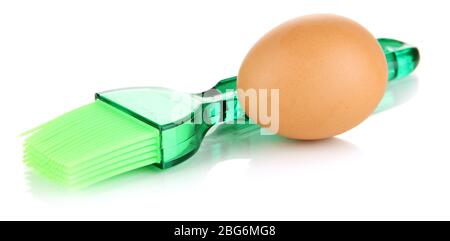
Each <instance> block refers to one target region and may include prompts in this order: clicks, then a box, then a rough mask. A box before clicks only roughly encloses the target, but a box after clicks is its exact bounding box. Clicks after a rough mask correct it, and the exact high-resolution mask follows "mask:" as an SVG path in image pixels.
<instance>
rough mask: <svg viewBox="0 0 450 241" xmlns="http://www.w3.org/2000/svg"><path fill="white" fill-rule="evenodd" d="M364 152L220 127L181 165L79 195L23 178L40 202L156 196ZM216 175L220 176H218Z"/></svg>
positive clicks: (392, 94) (393, 96)
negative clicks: (120, 194) (130, 193)
mask: <svg viewBox="0 0 450 241" xmlns="http://www.w3.org/2000/svg"><path fill="white" fill-rule="evenodd" d="M417 86H418V80H417V78H416V77H414V76H410V77H407V78H405V79H401V80H397V81H393V82H390V83H389V85H388V88H387V90H386V94H385V96H384V98H383V100H382V102H381V104H380V106H379V107H378V108H377V110H376V112H375V113H379V112H382V111H385V110H388V109H390V108H394V107H396V106H398V105H400V104H402V103H404V102H406V101H408V100H409V99H410V98H411V97H412V96H413V95H414V94H415V93H416V92H417ZM362 155H363V154H362V152H361V151H360V150H359V149H358V147H357V146H355V145H353V144H352V143H350V142H348V141H345V140H342V139H339V138H330V139H327V140H322V141H295V140H289V139H286V138H283V137H280V136H274V135H272V136H270V135H260V131H259V127H258V126H256V125H230V124H222V125H219V126H217V127H216V128H215V129H214V131H211V132H210V133H209V134H208V135H207V136H206V137H205V139H204V141H203V143H202V146H201V147H200V150H199V151H198V152H197V153H196V154H195V155H194V156H193V157H191V158H190V159H188V160H186V161H185V162H183V163H181V164H179V165H177V166H175V167H172V168H169V169H167V170H160V169H158V168H157V167H155V166H150V167H144V168H140V169H138V170H134V171H131V172H128V173H125V174H122V175H120V176H117V177H114V178H112V179H110V180H107V181H104V182H102V183H99V184H97V185H94V186H93V187H90V188H88V189H86V190H83V191H78V192H68V191H65V190H64V189H62V188H59V187H57V186H56V185H54V184H52V183H50V182H48V181H47V180H46V179H44V178H41V177H40V176H38V175H36V174H34V172H32V171H29V172H27V178H28V181H29V184H30V189H31V192H32V193H33V194H34V195H35V196H37V197H39V198H44V199H45V198H46V197H62V196H72V195H77V196H78V195H80V194H83V195H93V194H98V193H104V192H107V193H108V192H113V191H115V190H120V189H128V190H129V189H134V190H137V191H145V192H146V193H147V194H150V195H151V194H157V193H161V192H167V191H169V190H172V191H173V190H179V189H180V188H181V189H186V188H192V187H195V186H196V185H197V186H198V185H205V183H206V185H209V184H211V185H213V184H214V183H215V182H214V179H217V178H226V177H224V176H223V175H224V172H223V170H224V169H227V170H230V171H228V172H225V173H227V175H229V178H230V183H228V184H230V185H231V184H233V183H234V184H238V183H235V182H238V181H239V180H240V179H241V178H255V179H264V178H265V177H267V176H270V175H272V174H274V173H281V175H279V176H286V177H288V176H289V175H295V172H296V171H298V170H299V169H301V168H302V167H305V166H307V165H312V164H314V165H316V164H317V163H325V165H327V164H328V165H329V163H335V162H339V161H347V162H348V161H356V160H359V159H361V156H362ZM218 170H219V171H218Z"/></svg>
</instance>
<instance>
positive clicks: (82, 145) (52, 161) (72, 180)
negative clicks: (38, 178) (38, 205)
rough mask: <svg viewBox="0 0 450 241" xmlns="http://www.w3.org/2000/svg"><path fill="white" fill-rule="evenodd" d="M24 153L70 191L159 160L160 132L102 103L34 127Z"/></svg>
mask: <svg viewBox="0 0 450 241" xmlns="http://www.w3.org/2000/svg"><path fill="white" fill-rule="evenodd" d="M24 149H25V151H24V152H25V154H24V161H25V163H26V164H27V165H28V166H30V167H32V168H33V169H35V170H36V171H37V172H39V173H40V174H42V175H44V176H47V177H48V178H50V179H53V180H55V181H57V182H59V183H61V184H64V185H67V186H71V187H85V186H89V185H91V184H94V183H96V182H99V181H102V180H104V179H107V178H110V177H112V176H115V175H119V174H121V173H124V172H127V171H130V170H133V169H137V168H140V167H143V166H147V165H151V164H154V163H159V162H160V160H161V155H160V131H159V130H158V129H157V128H155V127H153V126H151V125H148V124H147V123H144V122H142V121H140V120H138V119H136V118H134V117H133V116H131V115H129V114H127V113H125V112H123V111H121V110H119V109H117V108H115V107H113V106H111V105H109V104H107V103H104V102H103V101H101V100H97V101H95V102H94V103H92V104H88V105H85V106H82V107H80V108H78V109H75V110H73V111H71V112H68V113H66V114H64V115H62V116H60V117H57V118H56V119H54V120H51V121H49V122H48V123H46V124H44V125H42V126H40V127H38V128H37V129H36V130H34V131H33V132H32V134H31V135H30V136H29V137H28V138H27V139H26V140H25V143H24Z"/></svg>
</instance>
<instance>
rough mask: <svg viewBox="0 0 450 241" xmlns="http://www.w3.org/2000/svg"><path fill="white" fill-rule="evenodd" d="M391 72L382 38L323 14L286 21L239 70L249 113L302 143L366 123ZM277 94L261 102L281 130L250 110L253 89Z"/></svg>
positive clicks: (259, 99) (259, 44)
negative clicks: (275, 98)
mask: <svg viewBox="0 0 450 241" xmlns="http://www.w3.org/2000/svg"><path fill="white" fill-rule="evenodd" d="M387 76H388V69H387V63H386V58H385V56H384V53H383V51H382V49H381V47H380V45H379V44H378V42H377V40H376V39H375V38H374V37H373V36H372V35H371V34H370V32H369V31H367V30H366V29H365V28H364V27H362V26H361V25H359V24H358V23H356V22H354V21H352V20H350V19H348V18H344V17H341V16H336V15H329V14H320V15H309V16H304V17H299V18H296V19H293V20H290V21H288V22H285V23H283V24H281V25H279V26H278V27H276V28H274V29H273V30H272V31H270V32H268V33H267V34H266V35H264V36H263V37H262V38H261V39H260V40H259V41H258V42H257V43H256V44H255V45H254V46H253V48H252V49H251V50H250V51H249V53H248V54H247V56H246V57H245V59H244V61H243V63H242V65H241V68H240V70H239V75H238V81H237V87H238V89H239V91H238V98H239V101H240V103H241V104H242V108H243V109H244V110H245V112H246V114H247V115H248V116H249V117H250V118H251V119H252V120H253V121H255V122H257V123H259V124H260V125H262V126H263V127H267V128H269V129H272V131H274V132H277V133H278V134H279V135H282V136H286V137H288V138H294V139H302V140H316V139H323V138H328V137H332V136H335V135H338V134H340V133H343V132H345V131H347V130H349V129H351V128H353V127H355V126H356V125H358V124H359V123H361V122H362V121H363V120H364V119H366V118H367V117H368V116H369V115H370V114H371V113H372V112H373V111H374V109H375V108H376V106H377V104H378V103H379V102H380V100H381V98H382V96H383V94H384V91H385V88H386V84H387ZM277 89H278V90H279V105H277V106H275V107H274V108H277V109H270V108H269V107H270V103H271V102H270V101H272V99H273V98H272V97H270V95H268V97H267V98H266V97H261V96H258V97H257V98H256V100H255V101H256V105H257V106H259V107H263V108H268V109H269V110H268V112H269V114H270V115H272V116H271V117H270V118H271V119H273V118H276V116H274V115H278V123H279V124H278V126H273V125H269V124H268V123H267V120H266V121H262V119H261V111H260V110H258V111H254V110H251V109H252V108H250V104H251V100H250V99H249V98H248V96H247V97H246V96H245V94H243V93H244V92H245V91H248V90H256V92H257V93H260V91H261V90H267V91H269V92H270V91H271V90H277Z"/></svg>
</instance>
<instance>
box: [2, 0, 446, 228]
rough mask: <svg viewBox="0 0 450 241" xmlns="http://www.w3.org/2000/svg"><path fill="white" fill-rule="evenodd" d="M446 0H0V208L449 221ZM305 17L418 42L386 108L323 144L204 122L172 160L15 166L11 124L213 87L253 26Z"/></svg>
mask: <svg viewBox="0 0 450 241" xmlns="http://www.w3.org/2000/svg"><path fill="white" fill-rule="evenodd" d="M446 2H447V1H392V0H389V1H299V0H295V1H275V0H274V1H262V0H254V1H242V0H240V1H230V0H227V1H221V2H219V1H206V0H205V1H197V0H190V1H171V0H169V1H110V0H109V1H92V0H89V1H80V0H79V1H19V0H16V1H1V2H0V86H1V94H0V98H1V102H0V103H1V108H2V111H1V113H2V114H1V118H0V121H1V125H0V128H1V130H0V133H1V135H0V138H1V143H0V144H1V145H0V150H1V157H0V219H157V220H159V219H181V220H189V219H195V220H197V219H208V220H209V219H213V220H221V219H227V220H228V219H231V220H234V219H238V220H242V219H246V220H247V219H250V220H253V219H277V220H278V219H280V220H283V219H294V220H297V219H300V220H303V219H313V220H317V219H345V220H348V219H352V220H353V219H357V220H360V219H363V220H367V219H377V220H378V219H401V220H403V219H407V220H409V219H450V188H449V184H450V148H449V139H448V138H449V137H448V136H449V134H450V133H449V132H450V127H449V126H450V114H449V109H450V107H449V105H450V80H449V74H448V73H449V71H448V70H449V69H450V63H449V56H450V55H449V54H450V51H449V50H450V45H449V42H450V39H449V38H450V33H449V31H448V23H450V16H449V14H448V10H449V6H446V5H448V4H446ZM308 13H335V14H340V15H344V16H347V17H350V18H352V19H354V20H356V21H358V22H360V23H361V24H362V25H364V26H365V27H367V28H368V29H369V30H370V31H371V32H372V33H373V34H374V35H375V36H378V37H392V38H396V39H399V40H404V41H407V42H410V43H412V44H414V45H416V46H418V47H419V48H420V50H421V57H422V59H421V63H420V65H419V67H418V70H417V71H416V72H415V76H414V77H411V78H409V79H407V80H403V81H399V82H397V83H395V84H392V85H390V86H389V90H388V91H390V94H389V96H390V99H391V100H392V99H393V100H395V101H394V102H395V103H394V104H393V105H391V106H388V110H386V111H383V112H381V113H379V114H375V115H373V116H371V117H370V118H369V119H368V120H366V121H365V122H364V123H362V124H361V125H360V126H358V127H357V128H355V129H353V130H351V131H349V132H347V133H345V134H342V135H340V136H338V137H336V138H333V139H330V140H327V141H319V142H295V141H288V140H284V139H281V138H278V137H273V136H272V137H267V136H263V137H261V136H258V135H257V134H249V135H246V136H241V135H234V136H233V135H225V136H220V135H217V134H211V135H210V136H208V137H207V138H206V139H205V142H204V143H203V145H202V147H201V150H200V151H199V152H198V153H197V154H196V155H195V156H194V157H192V158H191V159H189V160H188V161H186V162H184V163H182V164H180V165H178V166H176V167H173V168H171V169H168V170H165V171H160V170H158V169H157V168H155V167H148V168H143V169H140V170H137V171H134V172H131V173H129V174H126V175H122V176H119V177H117V178H113V179H112V180H110V181H107V182H104V183H102V184H99V185H97V186H94V187H92V188H90V189H88V190H85V191H82V192H76V193H73V192H67V191H64V190H61V189H59V188H57V187H55V186H54V185H53V184H52V183H49V182H47V181H46V180H45V179H42V178H40V177H39V176H36V175H34V174H33V173H32V172H30V170H28V169H27V168H26V167H25V166H24V165H23V163H22V160H21V159H22V147H21V145H22V141H23V139H22V138H20V137H19V134H20V133H21V132H23V131H25V130H28V129H30V128H33V127H35V126H36V125H38V124H41V123H43V122H45V121H46V120H49V119H51V118H53V117H56V116H58V115H60V114H62V113H64V112H66V111H68V110H71V109H73V108H75V107H77V106H80V105H83V104H86V103H89V102H91V101H93V97H94V96H93V95H94V93H95V92H97V91H102V90H108V89H114V88H119V87H128V86H164V87H169V88H173V89H177V90H182V91H186V92H199V91H203V90H206V89H209V88H210V87H211V86H212V85H214V84H215V83H216V82H217V81H218V80H220V79H222V78H225V77H229V76H233V75H235V74H236V73H237V71H238V69H239V66H240V63H241V60H242V59H243V57H244V56H245V54H246V53H247V51H248V49H249V48H250V47H251V46H252V45H253V43H254V42H255V41H256V40H257V39H258V38H259V37H260V36H262V35H263V34H264V33H265V32H267V31H269V30H270V29H271V28H272V27H274V26H276V25H278V24H280V23H281V22H283V21H285V20H288V19H290V18H293V17H296V16H300V15H304V14H308ZM337 61H338V60H337Z"/></svg>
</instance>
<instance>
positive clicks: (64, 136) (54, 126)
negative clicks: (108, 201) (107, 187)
mask: <svg viewBox="0 0 450 241" xmlns="http://www.w3.org/2000/svg"><path fill="white" fill-rule="evenodd" d="M378 41H379V44H380V45H381V47H382V48H383V50H384V52H385V55H386V59H387V62H388V68H389V80H394V79H398V78H401V77H404V76H407V75H409V74H410V73H411V72H412V71H413V70H414V69H415V68H416V66H417V64H418V61H419V52H418V50H417V48H415V47H412V46H410V45H407V44H405V43H403V42H400V41H397V40H392V39H379V40H378ZM235 89H236V77H232V78H228V79H224V80H222V81H220V82H219V83H218V84H217V85H216V86H215V87H213V88H212V89H211V90H210V91H207V92H203V93H200V94H185V93H179V92H175V91H172V90H168V89H163V88H130V89H119V90H113V91H107V92H101V93H97V94H96V100H95V102H94V103H91V104H88V105H85V106H82V107H80V108H78V109H75V110H73V111H70V112H68V113H66V114H64V115H62V116H60V117H58V118H56V119H54V120H51V121H49V122H48V123H46V124H44V125H41V126H39V127H37V128H35V129H34V130H32V131H31V133H30V135H29V136H28V137H27V139H26V140H25V142H24V161H25V163H26V164H27V165H28V166H30V167H31V168H32V169H34V170H36V171H37V172H38V173H40V174H42V175H44V176H46V177H48V178H50V179H52V180H54V181H56V182H58V183H61V184H64V185H67V186H70V187H75V188H81V187H86V186H89V185H91V184H94V183H97V182H99V181H102V180H105V179H108V178H110V177H113V176H116V175H119V174H121V173H124V172H127V171H130V170H133V169H137V168H140V167H144V166H148V165H152V164H154V165H157V166H159V167H160V168H163V169H164V168H168V167H171V166H173V165H175V164H178V163H180V162H182V161H183V160H186V159H187V158H189V157H190V156H192V155H193V154H194V153H195V152H196V151H197V150H198V148H199V146H200V143H201V141H202V139H203V137H204V136H205V134H206V132H207V131H208V130H209V128H210V127H212V126H213V125H215V124H217V123H219V122H223V121H228V120H236V119H238V118H242V117H245V113H244V111H243V110H242V109H241V108H240V105H239V103H238V101H237V97H236V93H235ZM228 90H231V91H228Z"/></svg>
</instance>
